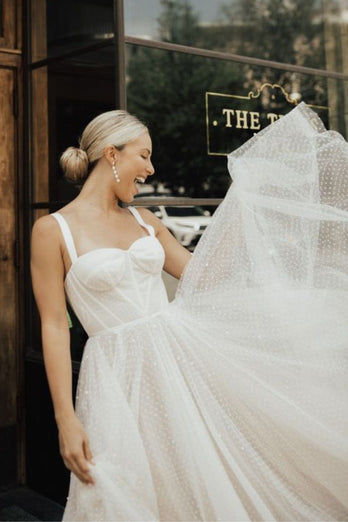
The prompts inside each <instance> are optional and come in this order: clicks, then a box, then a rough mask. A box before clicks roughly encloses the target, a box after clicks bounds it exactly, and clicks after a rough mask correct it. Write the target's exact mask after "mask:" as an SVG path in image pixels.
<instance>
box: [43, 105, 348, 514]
mask: <svg viewBox="0 0 348 522" xmlns="http://www.w3.org/2000/svg"><path fill="white" fill-rule="evenodd" d="M229 167H230V172H231V175H232V178H233V180H234V182H233V184H232V186H231V188H230V190H229V191H228V193H227V195H226V197H225V199H224V201H223V203H222V204H221V205H220V207H219V209H218V210H217V212H216V213H215V215H214V217H213V220H212V223H211V225H210V226H209V227H208V229H207V231H206V232H205V234H204V235H203V238H202V239H201V241H200V243H199V245H198V247H197V248H196V251H195V254H194V256H193V257H192V259H191V261H190V262H189V264H188V266H187V268H186V270H185V273H184V276H183V278H182V280H181V282H180V286H179V290H178V292H177V296H176V298H175V300H174V302H172V303H170V304H168V301H167V297H166V292H165V288H164V285H163V282H162V279H161V270H162V266H163V262H164V251H163V249H162V246H161V244H160V243H159V241H158V240H157V239H156V237H154V232H153V229H152V227H151V226H149V225H147V224H145V223H144V222H143V221H142V219H141V217H140V215H139V214H138V212H137V211H136V210H135V209H134V208H132V209H131V211H132V213H133V214H134V217H135V218H136V219H137V220H138V221H139V223H140V225H141V227H142V231H143V234H144V235H143V236H142V237H140V238H139V239H138V240H136V241H135V242H134V243H133V244H132V245H131V246H130V247H129V248H128V249H127V250H121V249H117V248H98V249H96V250H93V251H91V252H88V253H87V254H84V255H81V256H80V257H77V255H76V250H75V247H74V241H73V239H72V236H71V233H70V230H69V227H68V226H67V223H66V222H65V221H64V218H63V217H62V216H61V215H60V214H59V213H56V214H53V215H54V216H55V217H56V219H57V220H58V222H59V224H60V226H61V230H62V233H63V235H64V238H65V242H66V246H67V248H68V251H69V253H70V257H71V261H72V266H71V268H70V270H69V272H68V274H67V276H66V280H65V288H66V294H67V298H68V299H69V301H70V303H71V305H72V307H73V309H74V311H75V313H76V315H77V316H78V317H79V320H80V321H81V323H82V324H83V326H84V328H85V329H86V331H87V333H88V335H89V340H88V342H87V344H86V347H85V350H84V354H83V360H82V363H81V370H80V376H79V383H78V391H77V400H76V412H77V415H78V417H79V418H80V419H81V421H82V423H83V425H84V426H85V429H86V432H87V434H88V437H89V439H90V443H91V450H92V453H93V456H94V460H95V462H96V464H95V466H92V467H91V473H92V475H93V477H94V478H95V485H94V486H91V485H89V486H87V485H83V484H82V483H81V482H80V481H79V480H78V479H77V478H76V477H75V476H74V475H71V483H70V492H69V498H68V502H67V506H66V510H65V513H64V519H63V520H65V521H76V520H84V521H86V520H90V521H92V520H93V521H106V520H107V521H116V520H122V521H143V520H153V521H159V520H160V521H190V520H205V521H218V520H219V521H242V520H243V521H244V520H248V521H251V520H253V521H259V520H260V521H271V520H277V521H278V520H279V521H280V520H281V521H302V520H311V521H327V520H342V521H343V520H347V519H348V437H347V435H348V430H347V427H348V420H347V417H348V415H347V407H348V390H347V367H348V364H347V358H348V269H347V252H348V250H347V245H348V211H347V205H348V145H347V144H346V142H345V141H344V140H343V138H341V137H340V136H339V135H338V134H337V133H334V132H328V131H325V129H324V128H323V126H322V124H321V122H320V120H319V119H318V117H317V116H316V115H315V114H314V113H313V112H312V111H311V110H310V109H308V108H307V107H306V106H305V105H304V104H301V105H300V106H299V107H297V108H296V109H294V110H293V111H291V113H289V115H287V116H286V117H284V118H283V119H282V120H279V121H278V122H276V123H274V124H273V125H271V126H270V127H267V129H265V130H264V131H262V132H260V133H259V134H258V135H257V136H255V137H254V138H252V139H251V140H250V141H249V142H248V143H246V144H245V145H244V146H243V147H241V148H240V149H239V150H238V151H236V152H235V153H233V154H232V155H230V158H229ZM140 230H141V229H140V227H139V232H140Z"/></svg>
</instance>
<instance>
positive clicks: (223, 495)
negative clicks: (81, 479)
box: [65, 304, 347, 521]
mask: <svg viewBox="0 0 348 522" xmlns="http://www.w3.org/2000/svg"><path fill="white" fill-rule="evenodd" d="M241 334H242V332H241V330H239V331H237V332H236V333H234V334H232V335H231V333H230V332H224V331H221V329H220V328H218V327H217V328H216V329H214V330H213V331H212V330H211V328H205V326H204V323H203V324H202V323H200V322H199V321H197V320H193V319H191V318H190V317H188V316H187V315H185V314H183V313H182V310H180V309H179V308H177V307H176V305H175V304H174V305H171V306H170V307H169V309H168V311H166V312H164V313H163V314H162V315H158V316H157V317H155V318H152V319H150V320H149V321H148V322H147V323H143V325H142V326H140V325H139V324H138V325H137V327H136V328H134V327H133V325H132V324H130V325H129V328H122V331H121V332H120V334H117V333H114V334H107V335H105V336H102V337H99V338H96V339H91V340H90V341H89V342H88V343H87V346H86V351H85V356H84V362H83V365H82V368H81V374H80V380H79V389H78V400H77V401H78V405H77V412H78V415H79V416H80V417H81V419H82V421H83V423H84V424H85V426H86V429H87V431H88V433H89V437H90V441H91V446H92V448H93V454H94V459H95V461H96V466H95V468H92V473H93V474H94V476H95V479H96V486H95V487H94V488H93V487H90V486H82V485H81V484H80V483H78V480H77V479H75V478H74V477H72V490H71V491H70V497H71V499H72V500H73V502H70V504H69V510H67V511H66V513H65V520H182V521H183V520H345V517H346V514H347V510H346V509H347V508H346V506H345V504H346V460H347V455H343V450H344V447H345V445H346V443H345V438H344V433H343V432H340V431H336V430H335V429H332V428H331V425H330V424H323V422H322V418H321V408H320V405H319V404H317V411H312V404H311V402H310V399H311V396H312V395H316V396H317V398H319V400H322V399H324V398H325V400H327V401H330V400H334V399H335V396H334V390H331V389H330V388H325V386H324V387H322V384H321V378H322V372H323V368H321V367H320V365H316V364H315V360H311V361H310V362H309V363H308V364H307V365H306V364H305V365H304V364H303V363H299V361H298V362H296V361H295V360H292V361H289V360H287V358H286V357H285V356H284V354H281V353H279V354H278V355H277V353H276V350H274V353H273V355H272V356H271V355H268V356H267V357H266V358H263V357H256V358H255V357H254V356H253V353H252V352H253V342H254V341H253V340H252V339H251V338H250V339H249V340H248V342H247V343H246V344H247V346H246V347H245V346H243V343H242V342H240V341H241V339H240V336H241ZM242 338H244V336H243V335H242ZM254 346H257V345H255V344H254ZM275 368H277V372H276V377H275ZM289 370H291V371H289ZM340 374H341V376H342V380H341V383H339V382H338V380H337V375H338V376H339V375H340ZM337 375H335V378H336V380H335V386H336V389H338V390H340V391H341V390H342V389H343V387H344V386H345V384H344V382H343V381H344V378H343V377H344V376H343V372H337ZM309 376H311V379H312V378H313V377H314V376H316V383H317V385H316V387H315V389H313V388H312V386H308V378H309ZM332 376H334V372H333V374H332ZM281 386H282V387H283V391H280V388H281ZM294 392H295V393H294ZM327 393H330V396H329V397H328V396H327ZM298 397H301V400H297V398H298ZM337 406H338V405H337ZM343 407H344V405H343V404H342V405H341V406H340V408H338V409H341V413H340V412H339V411H338V412H337V415H338V416H340V415H341V414H342V411H343ZM331 414H332V416H333V418H335V415H334V414H333V413H332V412H331ZM341 421H342V418H341ZM342 429H343V427H342ZM74 487H75V490H74ZM74 509H76V512H74Z"/></svg>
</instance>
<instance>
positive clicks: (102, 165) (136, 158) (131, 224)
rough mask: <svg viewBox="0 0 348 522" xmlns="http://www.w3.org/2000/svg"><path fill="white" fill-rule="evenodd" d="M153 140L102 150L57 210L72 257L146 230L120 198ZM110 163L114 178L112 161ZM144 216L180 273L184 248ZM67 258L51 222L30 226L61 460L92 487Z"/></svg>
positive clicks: (145, 161) (130, 192)
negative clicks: (78, 402) (75, 379)
mask: <svg viewBox="0 0 348 522" xmlns="http://www.w3.org/2000/svg"><path fill="white" fill-rule="evenodd" d="M151 151H152V144H151V138H150V136H149V134H148V132H145V133H144V134H142V135H141V136H139V138H137V139H136V140H134V141H132V142H131V143H128V144H127V145H125V147H124V148H123V149H122V150H118V149H117V148H115V147H114V146H113V145H110V146H108V147H105V149H104V151H103V156H102V157H101V158H100V160H99V161H98V163H97V164H96V166H95V168H94V169H93V171H92V172H91V173H90V175H89V177H88V179H87V181H86V182H85V184H84V185H83V188H82V190H81V192H80V193H79V195H78V196H77V197H76V198H75V199H74V200H73V201H72V202H71V203H69V204H68V205H66V206H65V207H63V208H62V209H61V210H60V211H59V212H60V213H61V214H62V215H63V216H64V217H65V218H66V220H67V221H68V223H69V225H70V228H71V230H72V234H73V237H74V241H75V245H76V249H77V253H78V255H81V254H84V253H85V252H88V251H89V250H93V249H95V248H100V247H105V246H106V247H116V248H123V249H127V248H128V247H129V246H130V245H131V244H132V243H133V241H134V240H136V239H138V238H139V237H141V236H144V235H145V231H144V229H143V228H142V227H141V226H140V225H139V223H138V222H137V221H136V220H135V218H134V216H133V215H132V214H131V213H130V211H129V210H127V209H126V208H121V207H119V206H118V204H117V202H118V200H121V201H123V202H125V203H130V202H132V200H133V198H134V195H135V194H136V192H137V189H136V186H135V183H134V181H135V178H136V177H137V176H142V177H144V178H145V179H146V178H147V177H148V176H152V175H153V173H154V168H153V165H152V163H151ZM113 161H115V162H116V166H117V171H118V175H119V177H120V182H119V183H116V181H115V178H114V175H113V172H112V169H111V165H112V162H113ZM139 212H140V214H141V215H142V217H143V219H144V221H145V222H146V223H149V224H150V225H152V226H153V227H154V230H155V234H156V237H157V239H158V240H159V241H160V242H161V244H162V246H163V248H164V251H165V263H164V269H165V271H166V272H168V273H169V274H171V275H173V276H174V277H176V278H178V279H179V278H180V276H181V274H182V272H183V270H184V268H185V266H186V264H187V262H188V261H189V259H190V258H191V254H190V252H188V250H186V249H185V248H184V247H182V246H181V245H180V244H179V243H178V242H177V241H176V239H175V238H174V237H173V236H172V234H171V233H170V232H169V231H168V230H167V228H166V227H165V226H164V225H163V224H162V223H161V221H160V220H159V219H158V218H157V217H155V216H154V215H153V214H152V213H151V212H150V211H149V210H147V209H142V208H140V209H139ZM70 265H71V261H70V257H69V254H68V252H67V249H66V246H65V243H64V240H63V237H62V235H61V232H60V229H59V226H58V223H57V221H56V220H55V219H54V218H53V217H52V216H49V215H47V216H44V217H42V218H40V219H38V220H37V221H36V223H35V224H34V227H33V231H32V244H31V271H32V282H33V289H34V294H35V298H36V302H37V305H38V308H39V312H40V317H41V331H42V344H43V355H44V362H45V368H46V373H47V379H48V383H49V387H50V392H51V396H52V401H53V406H54V413H55V419H56V422H57V426H58V431H59V446H60V453H61V455H62V458H63V460H64V463H65V465H66V467H67V468H68V469H70V470H71V471H72V472H73V473H74V474H75V475H76V476H77V477H78V478H79V479H80V480H81V481H82V482H83V483H85V484H93V483H94V481H93V478H92V476H91V475H90V471H89V467H90V465H91V464H92V465H93V464H94V461H93V455H92V451H91V448H90V444H89V440H88V437H87V434H86V432H85V430H84V427H83V425H82V424H81V422H80V421H79V419H78V418H77V417H76V415H75V411H74V407H73V401H72V368H71V357H70V333H69V325H68V321H67V315H66V301H65V293H64V278H65V276H66V274H67V272H68V270H69V268H70Z"/></svg>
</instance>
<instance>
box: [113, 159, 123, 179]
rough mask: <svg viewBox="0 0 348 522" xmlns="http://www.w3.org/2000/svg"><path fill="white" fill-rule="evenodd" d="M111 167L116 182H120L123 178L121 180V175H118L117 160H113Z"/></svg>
mask: <svg viewBox="0 0 348 522" xmlns="http://www.w3.org/2000/svg"><path fill="white" fill-rule="evenodd" d="M111 168H112V172H113V173H114V176H115V180H116V183H119V182H120V181H121V180H120V176H119V175H118V172H117V169H116V162H115V160H113V161H112V166H111Z"/></svg>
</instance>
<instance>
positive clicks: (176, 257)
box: [138, 208, 192, 279]
mask: <svg viewBox="0 0 348 522" xmlns="http://www.w3.org/2000/svg"><path fill="white" fill-rule="evenodd" d="M138 210H139V212H140V214H141V215H142V217H143V219H144V221H145V223H148V224H149V225H152V226H153V228H154V230H155V234H156V237H157V239H158V240H159V241H160V243H161V245H162V246H163V249H164V252H165V255H166V258H165V262H164V267H163V268H164V270H165V271H166V272H168V274H170V275H172V276H174V277H176V278H177V279H180V277H181V275H182V273H183V271H184V269H185V266H186V265H187V263H188V262H189V260H190V259H191V257H192V254H191V252H189V251H188V250H187V249H186V248H185V247H183V246H182V245H180V243H179V242H178V241H177V240H176V239H175V237H174V236H173V234H171V233H170V232H169V230H168V229H167V227H165V226H164V225H163V223H162V221H161V220H160V219H158V218H157V217H156V216H155V215H154V214H153V213H152V212H150V210H148V209H146V208H138Z"/></svg>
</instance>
